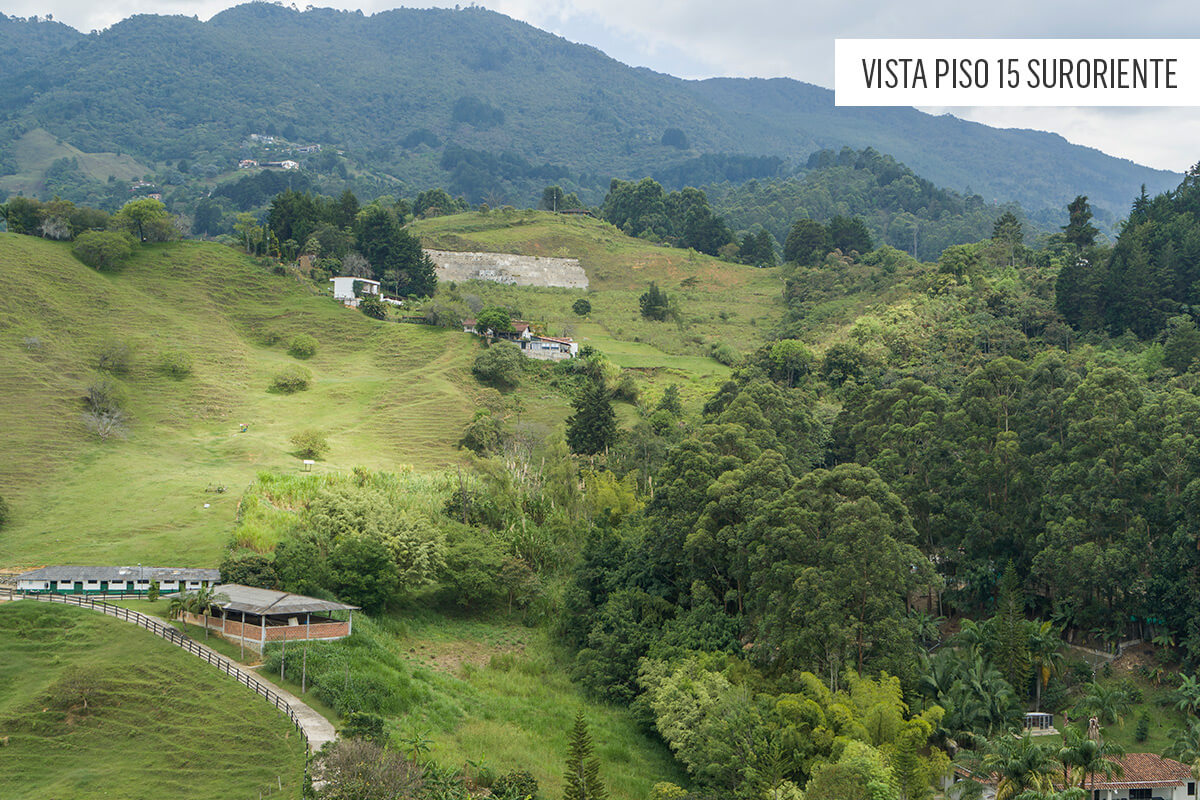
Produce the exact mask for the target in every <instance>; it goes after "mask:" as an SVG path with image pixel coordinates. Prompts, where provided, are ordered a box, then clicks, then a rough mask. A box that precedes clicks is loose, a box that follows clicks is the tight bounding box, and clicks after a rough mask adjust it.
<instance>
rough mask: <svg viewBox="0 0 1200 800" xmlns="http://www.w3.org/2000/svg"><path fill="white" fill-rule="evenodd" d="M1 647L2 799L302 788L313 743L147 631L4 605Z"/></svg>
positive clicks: (76, 613) (57, 609)
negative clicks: (308, 745) (308, 746)
mask: <svg viewBox="0 0 1200 800" xmlns="http://www.w3.org/2000/svg"><path fill="white" fill-rule="evenodd" d="M0 651H2V652H3V653H4V658H3V659H0V731H2V732H3V739H4V746H3V747H0V796H2V797H4V798H5V799H6V800H31V799H32V798H39V799H40V800H44V799H45V798H52V797H62V798H68V797H70V798H85V797H86V798H98V797H122V798H128V800H150V798H161V797H179V798H184V797H188V798H190V797H196V798H199V797H254V796H257V795H258V794H259V793H262V795H264V796H269V797H272V798H298V797H299V796H300V789H301V781H302V776H303V770H304V758H305V748H304V743H303V740H302V739H301V738H300V736H299V735H298V734H297V732H296V730H295V729H294V728H293V726H292V723H291V722H289V721H288V719H287V718H286V717H284V716H283V715H282V714H280V713H279V712H278V711H276V710H275V709H274V708H272V707H271V706H270V705H268V704H267V703H265V702H264V701H263V700H262V699H261V698H259V697H258V696H256V695H255V694H254V693H253V692H252V691H250V690H249V689H247V688H245V687H244V686H241V685H239V684H238V683H236V682H235V681H233V680H231V679H230V678H228V677H226V676H224V675H222V674H221V673H219V672H218V671H217V670H215V669H214V668H212V667H210V666H209V665H207V664H205V663H204V662H202V661H200V660H199V659H197V658H195V657H194V656H192V655H189V654H188V653H185V652H184V651H183V650H180V649H179V648H178V647H175V646H174V645H171V644H168V643H167V642H164V641H162V640H161V639H159V638H157V637H155V636H154V635H152V634H150V633H148V632H146V631H144V630H141V629H140V628H137V627H135V626H133V625H130V624H128V623H125V622H121V621H120V620H116V619H113V618H111V617H106V616H103V615H101V614H97V613H95V612H92V611H86V610H84V609H79V608H70V607H67V606H57V605H56V606H50V605H45V604H40V603H34V602H31V601H21V602H11V603H4V604H0ZM85 702H86V705H85ZM280 783H282V786H283V791H282V792H281V791H280V790H279V785H280Z"/></svg>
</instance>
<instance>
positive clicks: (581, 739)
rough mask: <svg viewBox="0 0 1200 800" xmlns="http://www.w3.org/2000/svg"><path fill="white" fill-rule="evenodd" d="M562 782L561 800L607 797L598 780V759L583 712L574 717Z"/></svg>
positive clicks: (602, 798)
mask: <svg viewBox="0 0 1200 800" xmlns="http://www.w3.org/2000/svg"><path fill="white" fill-rule="evenodd" d="M563 781H564V782H565V783H566V786H564V787H563V800H605V799H606V798H607V797H608V792H607V790H605V788H604V784H603V783H602V782H601V780H600V759H599V758H598V757H597V756H596V754H595V750H594V748H593V746H592V735H591V734H590V733H588V726H587V721H586V720H584V718H583V711H580V712H579V713H578V714H576V715H575V726H574V728H572V730H571V741H570V743H569V744H568V745H567V766H566V769H565V770H564V772H563Z"/></svg>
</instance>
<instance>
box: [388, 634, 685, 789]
mask: <svg viewBox="0 0 1200 800" xmlns="http://www.w3.org/2000/svg"><path fill="white" fill-rule="evenodd" d="M389 627H392V628H393V629H394V632H395V637H396V638H395V641H396V646H397V647H398V648H399V651H400V653H401V655H402V656H404V657H405V658H406V659H407V660H408V661H409V662H410V663H411V664H412V665H413V670H414V674H415V675H423V676H425V679H426V680H427V681H428V682H429V684H430V685H432V686H433V687H434V692H435V693H436V695H437V696H438V698H439V700H440V702H437V703H432V704H430V706H429V708H430V709H431V710H430V711H429V712H426V711H425V710H424V709H420V710H418V711H416V712H414V713H412V714H410V715H409V717H408V718H407V719H401V720H398V721H397V726H398V730H399V731H400V732H401V734H403V733H405V732H407V733H410V734H411V733H414V732H415V733H421V732H428V736H429V738H430V739H431V740H432V743H433V745H432V750H431V755H432V756H433V757H434V758H435V759H437V760H438V761H439V762H440V763H442V764H446V765H458V764H464V763H465V762H466V761H467V760H472V761H476V762H478V761H479V760H480V758H481V757H482V758H483V759H484V760H485V761H486V763H487V765H488V766H490V767H491V768H492V770H494V771H495V772H496V773H497V774H501V773H504V772H508V771H509V770H513V769H527V770H529V772H530V773H532V774H533V776H534V777H535V778H536V779H537V781H538V784H539V786H540V789H541V792H540V794H541V796H542V797H560V796H561V795H562V787H563V783H562V777H563V776H562V771H563V761H564V759H565V758H566V747H567V739H568V734H569V732H570V729H571V724H572V722H573V721H574V718H575V714H576V712H578V711H580V710H582V711H583V712H584V715H585V717H586V718H587V721H588V725H589V729H590V731H591V734H592V740H593V741H594V742H595V745H596V752H597V755H598V756H599V758H600V774H601V776H602V778H603V780H604V783H605V786H606V787H607V788H608V791H609V795H610V796H611V797H612V798H613V800H645V798H646V797H649V796H650V789H651V787H652V786H653V785H654V783H656V782H658V781H671V782H674V783H679V784H682V785H687V778H686V775H685V774H683V773H682V772H681V771H680V770H679V768H678V766H677V765H676V764H675V762H674V761H673V759H672V757H671V755H670V752H669V751H668V750H667V748H666V747H665V746H664V745H663V744H662V742H660V741H656V740H653V739H651V738H650V737H649V736H647V735H646V734H645V733H644V732H643V731H642V730H641V729H640V728H639V727H638V725H637V723H636V721H635V720H634V718H633V714H632V713H631V712H630V711H629V709H627V708H618V707H615V706H611V705H605V704H600V703H595V702H593V701H591V700H589V699H588V698H587V697H585V696H584V695H583V693H582V691H581V690H580V688H579V687H578V686H577V685H575V684H573V683H572V682H571V681H570V679H569V678H568V677H567V674H568V668H567V664H566V662H565V660H564V659H563V658H562V657H561V654H560V651H559V650H558V648H557V646H556V645H555V644H554V643H553V642H552V641H550V639H549V636H548V635H547V634H546V632H545V631H542V630H540V629H539V630H535V629H530V628H526V627H523V626H521V625H519V624H517V623H506V622H504V621H502V620H486V621H484V620H478V619H462V618H456V617H452V616H444V615H441V614H435V613H432V612H410V613H405V614H403V615H399V616H398V617H397V618H395V619H394V620H392V621H391V624H390V626H389ZM447 709H461V713H460V714H459V715H454V714H450V713H447Z"/></svg>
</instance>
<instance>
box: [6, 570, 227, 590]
mask: <svg viewBox="0 0 1200 800" xmlns="http://www.w3.org/2000/svg"><path fill="white" fill-rule="evenodd" d="M151 581H157V582H158V588H159V591H161V592H177V591H181V590H182V591H189V590H191V591H194V590H196V589H199V588H201V587H202V586H214V585H216V584H218V583H220V582H221V573H220V571H219V570H215V569H188V568H177V567H43V568H42V569H35V570H32V571H30V572H25V573H22V574H21V575H19V576H17V589H18V590H19V591H22V592H37V593H52V594H132V593H135V592H138V593H142V594H144V593H146V592H148V591H150V582H151Z"/></svg>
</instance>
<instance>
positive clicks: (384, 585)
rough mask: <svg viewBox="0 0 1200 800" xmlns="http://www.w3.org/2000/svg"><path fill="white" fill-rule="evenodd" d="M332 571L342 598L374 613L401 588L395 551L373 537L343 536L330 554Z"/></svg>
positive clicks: (339, 595)
mask: <svg viewBox="0 0 1200 800" xmlns="http://www.w3.org/2000/svg"><path fill="white" fill-rule="evenodd" d="M329 570H330V576H331V578H332V580H333V586H332V588H333V590H334V591H335V592H336V593H337V595H338V597H340V598H342V599H344V600H348V601H349V602H351V603H354V604H355V605H359V606H362V608H363V609H364V610H365V611H368V612H370V613H376V612H378V611H381V610H382V609H383V607H384V606H385V605H386V604H387V603H389V602H390V601H391V600H392V599H393V598H394V597H395V596H396V593H397V591H398V590H399V588H400V580H399V577H398V576H397V574H396V564H395V562H394V561H393V559H392V554H391V553H390V552H389V551H388V548H387V547H386V546H385V545H384V544H383V542H381V541H380V540H379V539H377V538H375V537H373V536H368V535H365V534H354V535H349V536H344V537H341V538H340V539H339V540H338V542H337V544H335V545H334V546H333V549H332V550H331V551H330V553H329Z"/></svg>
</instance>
